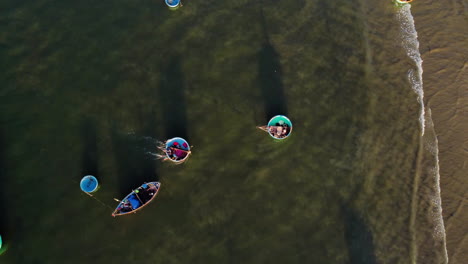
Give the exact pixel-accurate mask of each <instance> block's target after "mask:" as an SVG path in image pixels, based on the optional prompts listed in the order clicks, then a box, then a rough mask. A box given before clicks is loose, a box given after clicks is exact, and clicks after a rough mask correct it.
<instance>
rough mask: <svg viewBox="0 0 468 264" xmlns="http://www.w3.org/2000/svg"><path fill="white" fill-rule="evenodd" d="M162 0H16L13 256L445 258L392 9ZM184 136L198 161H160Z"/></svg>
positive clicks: (4, 161) (5, 17) (407, 64)
mask: <svg viewBox="0 0 468 264" xmlns="http://www.w3.org/2000/svg"><path fill="white" fill-rule="evenodd" d="M160 2H161V3H159V2H156V1H143V2H140V3H135V2H128V1H106V0H104V1H99V2H97V3H96V2H91V1H80V2H72V1H60V2H57V1H50V0H43V1H34V2H33V1H22V2H21V3H10V4H2V8H0V10H2V11H0V19H1V21H2V22H5V23H0V29H1V30H0V32H1V33H0V55H1V57H2V64H1V66H0V67H1V68H0V70H1V72H2V73H1V74H0V81H1V82H2V83H3V84H4V85H3V86H2V88H1V90H0V96H1V97H0V100H1V115H0V118H1V119H0V120H1V122H2V123H1V124H2V126H1V128H2V129H1V130H0V142H1V143H2V146H4V147H3V148H2V151H1V152H0V167H1V168H2V171H1V176H0V182H1V185H0V187H1V196H0V198H1V201H0V209H2V210H1V211H2V214H1V217H0V220H1V222H0V223H1V226H0V227H1V232H2V237H3V233H4V234H5V236H4V240H5V242H7V243H9V244H10V247H9V250H8V252H6V254H4V255H3V256H2V259H4V260H2V263H4V262H5V263H62V262H64V261H66V262H67V263H110V262H112V263H120V262H125V261H126V262H132V263H133V262H142V263H149V262H151V263H266V262H270V263H279V262H283V263H310V262H314V263H330V264H332V263H409V262H411V263H444V261H445V253H444V246H445V245H444V241H443V240H440V237H437V236H433V235H432V234H434V232H433V228H434V226H437V225H436V224H434V221H433V219H434V218H430V219H429V218H427V216H428V213H427V212H428V211H431V210H435V212H436V213H438V211H437V210H438V209H437V208H439V207H434V203H432V201H433V200H431V199H433V197H434V196H433V194H434V193H437V189H434V188H420V187H419V186H420V184H421V182H422V183H424V181H425V180H427V181H432V180H434V179H436V178H435V177H434V175H433V174H431V173H433V172H434V171H433V169H434V168H436V167H437V156H434V155H433V154H434V153H436V152H434V149H432V151H431V149H428V148H427V146H433V147H434V146H436V145H431V144H434V141H435V140H434V138H429V139H428V138H427V137H429V135H430V133H429V135H427V134H428V132H427V131H426V133H425V135H424V137H426V138H423V137H421V134H422V133H421V132H422V130H421V123H420V119H419V117H420V114H421V105H420V104H419V102H420V101H421V100H418V94H417V93H415V92H414V91H413V89H412V88H413V86H412V83H411V80H408V72H411V71H415V70H416V71H417V70H418V69H417V65H416V64H415V63H414V61H413V60H412V59H411V58H410V57H408V56H407V54H406V52H405V50H404V49H403V48H402V43H401V41H400V39H401V30H400V24H399V22H400V21H399V20H398V19H397V18H396V17H397V16H396V14H397V12H398V9H397V8H396V7H394V6H393V5H392V4H391V3H385V2H384V1H382V2H381V3H376V2H375V1H345V0H338V1H328V2H324V1H300V2H297V3H295V4H294V5H292V4H291V1H263V2H262V3H254V4H252V3H251V2H249V1H241V0H238V1H234V0H233V1H204V2H196V1H193V2H192V1H190V2H189V1H187V2H186V3H184V6H183V7H182V8H180V9H179V10H177V11H169V10H168V9H167V8H166V7H165V5H164V3H163V1H160ZM3 58H4V59H3ZM426 112H427V111H426ZM276 114H285V115H287V116H288V117H290V119H291V121H292V122H293V124H294V131H293V133H292V135H291V137H290V138H288V139H286V140H284V142H281V143H278V142H274V141H272V139H271V138H270V137H269V136H268V135H267V134H266V133H262V132H261V131H260V130H258V129H256V126H257V125H264V124H266V122H267V121H268V120H269V118H270V117H271V116H272V115H276ZM427 120H428V119H426V121H427ZM175 136H181V137H184V138H186V139H187V140H188V141H189V142H190V144H191V145H193V149H192V153H193V155H192V156H191V157H190V159H189V160H188V161H187V162H186V163H185V164H183V165H178V166H173V165H171V164H167V163H161V162H160V161H156V160H155V159H154V156H153V155H151V153H152V152H154V149H155V148H156V143H157V141H158V140H164V139H166V138H171V137H175ZM86 174H93V175H95V176H96V177H97V178H98V179H99V182H100V183H101V188H100V190H99V191H98V192H97V193H96V194H95V196H94V198H96V199H93V198H91V197H89V196H87V195H85V194H83V193H82V192H80V190H79V180H80V179H81V177H82V176H83V175H86ZM150 180H159V181H161V183H162V186H161V191H160V194H159V195H158V197H157V198H156V200H155V201H154V202H153V203H152V204H151V205H149V206H148V207H146V208H145V209H144V210H142V211H140V212H139V213H137V214H135V215H131V216H128V217H120V218H112V217H111V216H110V214H111V212H112V209H113V207H114V206H116V203H115V202H114V201H113V198H114V197H116V198H119V199H120V198H122V197H124V196H125V195H126V194H127V193H129V192H130V191H131V190H132V188H135V187H137V186H139V185H140V184H141V183H142V182H144V181H150ZM431 186H432V185H431ZM421 190H423V191H424V192H423V191H421ZM435 204H437V202H436V203H435ZM439 205H440V204H439ZM434 208H436V209H434ZM425 219H426V220H427V221H424V220H425ZM416 223H417V224H416ZM416 225H417V226H416ZM423 238H424V239H423ZM428 241H432V242H433V243H428ZM77 251H78V252H81V253H80V254H76V252H77ZM24 252H28V254H24ZM428 252H430V253H428ZM427 254H430V256H429V257H427V256H428V255H427ZM421 256H423V257H421ZM70 258H71V259H70Z"/></svg>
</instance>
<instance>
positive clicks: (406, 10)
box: [397, 4, 425, 136]
mask: <svg viewBox="0 0 468 264" xmlns="http://www.w3.org/2000/svg"><path fill="white" fill-rule="evenodd" d="M397 19H398V20H399V21H400V33H401V38H402V45H403V48H404V49H405V51H406V55H408V57H409V58H411V59H412V60H413V61H414V63H415V64H416V70H414V69H410V70H409V71H408V80H409V81H410V83H411V88H412V89H413V91H415V92H416V94H417V95H418V102H419V104H420V113H419V124H420V126H421V136H423V135H424V129H425V119H424V115H425V113H424V90H423V80H422V74H423V68H422V63H423V60H422V59H421V53H420V52H419V41H418V32H417V31H416V27H415V25H414V19H413V15H412V14H411V5H409V4H406V5H404V6H402V7H400V8H398V11H397Z"/></svg>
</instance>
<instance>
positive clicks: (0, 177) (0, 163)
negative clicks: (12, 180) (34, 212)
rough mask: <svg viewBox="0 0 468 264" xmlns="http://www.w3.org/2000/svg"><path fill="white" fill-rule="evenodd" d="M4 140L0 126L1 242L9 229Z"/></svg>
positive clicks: (5, 237)
mask: <svg viewBox="0 0 468 264" xmlns="http://www.w3.org/2000/svg"><path fill="white" fill-rule="evenodd" d="M5 149H6V146H5V142H4V138H3V131H2V128H1V127H0V235H1V236H2V238H3V243H5V242H6V241H7V240H8V237H9V231H8V225H7V221H8V219H7V216H8V215H7V213H8V210H7V209H6V205H7V201H8V199H7V197H6V166H7V161H6V155H5Z"/></svg>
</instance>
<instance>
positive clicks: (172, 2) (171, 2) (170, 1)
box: [165, 0, 180, 9]
mask: <svg viewBox="0 0 468 264" xmlns="http://www.w3.org/2000/svg"><path fill="white" fill-rule="evenodd" d="M165 1H166V5H167V6H168V7H169V8H171V9H176V8H178V7H179V6H180V0H165Z"/></svg>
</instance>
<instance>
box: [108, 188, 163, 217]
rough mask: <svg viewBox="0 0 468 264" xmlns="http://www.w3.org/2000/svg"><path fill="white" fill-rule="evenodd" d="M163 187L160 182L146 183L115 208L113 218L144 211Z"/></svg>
mask: <svg viewBox="0 0 468 264" xmlns="http://www.w3.org/2000/svg"><path fill="white" fill-rule="evenodd" d="M160 187H161V183H160V182H149V183H144V184H142V185H141V186H140V187H138V188H136V189H135V190H133V191H132V192H131V193H130V194H129V195H127V196H125V198H124V199H122V201H120V203H119V205H117V207H116V208H115V210H114V212H113V213H112V216H121V215H127V214H131V213H136V212H137V211H139V210H141V209H143V207H145V206H147V205H148V204H149V203H150V202H151V201H153V200H154V198H155V197H156V195H157V194H158V192H159V189H160Z"/></svg>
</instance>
